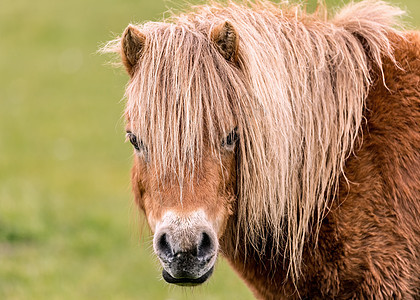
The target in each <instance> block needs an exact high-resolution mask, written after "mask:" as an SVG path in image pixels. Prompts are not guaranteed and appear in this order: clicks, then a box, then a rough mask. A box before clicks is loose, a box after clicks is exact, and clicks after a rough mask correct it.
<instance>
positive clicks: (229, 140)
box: [222, 128, 239, 150]
mask: <svg viewBox="0 0 420 300" xmlns="http://www.w3.org/2000/svg"><path fill="white" fill-rule="evenodd" d="M238 139H239V135H238V133H237V128H235V129H233V130H232V131H231V132H230V133H229V134H228V135H227V136H226V137H225V138H224V139H223V140H222V147H223V148H226V149H228V150H233V146H235V144H236V142H237V141H238Z"/></svg>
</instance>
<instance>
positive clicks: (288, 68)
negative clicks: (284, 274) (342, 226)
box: [104, 1, 403, 278]
mask: <svg viewBox="0 0 420 300" xmlns="http://www.w3.org/2000/svg"><path fill="white" fill-rule="evenodd" d="M320 7H321V6H320ZM402 14H403V12H402V11H401V10H399V9H397V8H394V7H391V6H389V5H387V4H385V3H384V2H382V1H364V2H360V3H352V4H349V5H347V6H346V7H344V8H343V9H342V10H341V11H339V12H338V13H337V14H335V16H334V17H332V18H328V17H327V13H326V11H325V9H324V8H322V7H321V9H318V10H317V12H316V13H314V14H307V13H306V12H305V9H303V8H302V7H301V6H300V5H290V4H286V3H281V4H273V3H270V2H267V1H255V2H246V3H245V4H244V3H242V4H237V3H234V2H228V3H227V4H218V3H211V4H210V5H203V6H198V7H193V8H192V9H191V10H190V11H189V12H188V13H186V14H180V15H174V16H171V17H170V18H169V19H168V20H166V21H165V22H148V23H146V24H143V25H139V30H140V31H141V32H142V33H143V34H144V35H145V37H146V42H145V45H144V47H145V48H144V50H143V52H142V56H141V59H140V60H139V63H138V65H137V66H136V67H137V68H138V69H137V71H136V72H135V74H134V77H132V78H131V81H130V82H129V84H128V87H127V91H126V97H127V108H126V115H127V117H128V119H129V120H130V122H131V123H132V124H131V126H132V129H133V132H135V133H136V134H137V135H138V136H139V137H141V139H142V141H143V143H144V144H145V145H146V147H147V150H148V152H147V153H148V160H149V163H152V164H155V166H156V169H157V170H160V173H159V174H157V176H160V178H161V179H162V180H167V179H168V178H175V179H176V180H177V181H178V182H179V184H180V186H181V187H182V186H183V185H184V184H185V183H186V182H187V180H192V178H193V177H194V172H195V170H198V169H199V168H200V162H201V160H202V157H203V155H204V154H205V152H203V149H211V151H212V153H213V154H214V155H220V154H218V153H220V141H221V139H222V138H223V137H224V136H226V135H227V134H228V133H229V132H230V131H231V130H232V129H233V128H235V127H237V130H238V134H239V136H240V140H239V145H238V147H239V151H238V156H239V157H238V161H239V164H238V171H239V172H238V178H237V183H238V188H239V191H238V212H237V213H238V218H239V221H238V222H239V226H241V227H242V228H249V230H248V231H245V232H247V239H248V241H249V242H250V243H251V244H252V245H256V244H257V243H260V242H261V240H262V241H263V242H264V241H267V240H268V239H270V241H271V242H273V243H274V246H275V248H274V250H273V251H274V253H281V254H284V255H285V257H286V258H287V260H288V261H289V262H290V264H289V271H290V272H291V275H292V276H293V277H295V278H297V277H298V276H299V270H300V265H301V260H302V251H303V245H304V243H305V241H306V240H307V238H308V235H309V234H310V230H311V228H313V227H314V226H315V228H319V225H320V224H321V221H322V219H323V216H325V214H326V212H327V211H328V207H329V201H332V200H333V199H332V198H333V195H335V194H336V192H337V182H338V178H339V176H340V175H343V169H344V163H345V161H346V158H347V157H348V155H349V154H350V153H351V151H352V150H353V147H354V143H355V138H356V136H357V134H358V132H359V129H360V126H361V122H362V111H363V108H364V100H365V98H366V97H367V92H368V90H369V87H370V85H371V83H372V74H373V72H372V70H373V69H375V70H377V71H378V72H376V73H375V74H378V75H379V76H381V66H382V57H388V58H390V59H391V60H394V58H393V49H392V46H391V44H390V41H389V36H390V35H399V32H398V31H397V30H396V29H394V28H393V27H394V26H395V25H397V24H398V22H397V19H398V17H399V16H401V15H402ZM226 20H228V21H229V22H230V24H232V25H233V27H234V28H235V30H236V32H237V33H238V36H239V49H238V58H237V64H233V63H231V62H228V61H227V60H226V59H225V58H223V56H222V55H220V53H219V52H218V51H217V49H216V47H215V46H214V44H212V41H211V39H210V38H209V36H210V33H211V31H212V29H213V28H214V27H215V26H217V25H218V24H221V23H222V22H225V21H226ZM104 49H105V51H115V52H119V51H121V50H120V40H119V39H117V40H115V41H113V42H110V43H109V44H108V45H107V46H106V47H105V48H104ZM204 171H205V170H204ZM344 175H345V174H344ZM180 200H181V201H182V199H180ZM267 228H269V230H268V231H267V230H266V229H267ZM266 232H270V236H265V235H266ZM316 232H317V231H315V232H314V234H316Z"/></svg>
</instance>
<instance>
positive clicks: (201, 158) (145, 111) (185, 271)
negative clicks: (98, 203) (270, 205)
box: [121, 22, 241, 285]
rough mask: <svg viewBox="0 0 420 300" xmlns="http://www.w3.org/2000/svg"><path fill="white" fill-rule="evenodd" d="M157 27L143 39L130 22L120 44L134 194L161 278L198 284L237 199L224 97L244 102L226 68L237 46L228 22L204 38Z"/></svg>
mask: <svg viewBox="0 0 420 300" xmlns="http://www.w3.org/2000/svg"><path fill="white" fill-rule="evenodd" d="M151 27H152V28H149V32H148V34H144V33H142V32H141V31H139V30H138V29H137V28H136V27H135V26H132V25H130V26H128V27H127V29H126V30H125V32H124V34H123V36H122V39H121V53H122V61H123V64H124V66H125V68H126V70H127V72H128V73H129V74H130V76H131V82H130V84H129V86H128V89H127V97H128V106H127V111H126V117H127V128H126V130H127V138H128V139H129V141H130V142H131V143H132V144H133V146H134V149H135V154H136V155H135V163H134V167H133V170H132V183H133V190H134V194H135V199H136V202H137V203H138V205H139V206H140V207H141V208H142V209H143V211H144V212H145V214H146V216H147V220H148V223H149V225H150V227H151V229H152V231H153V232H154V238H153V247H154V250H155V253H156V254H157V256H158V257H159V260H160V262H161V263H162V266H163V278H164V279H165V280H166V281H167V282H169V283H175V284H179V285H195V284H200V283H202V282H204V281H205V280H206V279H207V278H208V277H209V276H210V275H211V274H212V271H213V266H214V264H215V261H216V258H217V254H218V250H219V242H218V240H219V238H220V237H221V236H222V235H223V232H224V230H225V227H226V223H227V220H228V218H229V216H230V215H231V214H232V212H233V210H234V209H233V206H234V205H235V200H236V196H235V195H236V159H235V149H236V146H237V143H238V142H239V129H238V128H237V127H236V125H237V124H236V121H235V118H234V115H235V114H234V107H233V106H234V105H233V103H232V102H231V101H225V100H226V99H232V100H233V101H235V98H236V99H237V98H238V97H239V96H240V95H239V94H238V92H237V91H235V92H234V91H232V90H231V88H230V86H231V85H235V84H236V85H238V84H241V80H240V79H239V78H235V77H237V76H234V75H233V74H228V73H229V71H227V73H226V72H224V71H223V70H225V71H226V70H228V69H232V66H231V65H233V64H235V63H236V53H237V47H238V39H237V35H236V32H235V30H234V29H233V27H232V26H231V25H230V24H229V23H228V22H224V23H221V24H219V25H218V26H216V27H215V28H213V29H212V30H211V32H210V33H209V35H208V36H207V37H206V36H205V35H204V34H203V35H198V34H196V33H193V32H191V31H189V30H188V29H186V28H183V27H177V26H175V25H166V24H163V25H162V24H160V25H158V26H157V24H152V25H151ZM230 73H232V72H230ZM232 79H233V80H236V81H237V82H236V83H235V82H232ZM221 99H223V101H221Z"/></svg>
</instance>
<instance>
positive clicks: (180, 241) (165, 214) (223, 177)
mask: <svg viewBox="0 0 420 300" xmlns="http://www.w3.org/2000/svg"><path fill="white" fill-rule="evenodd" d="M128 131H129V130H128ZM128 135H129V136H130V137H129V138H130V142H131V143H132V144H133V147H134V151H135V160H134V166H133V168H132V177H131V178H132V185H133V191H134V195H135V201H136V203H137V204H138V205H139V207H140V208H141V209H142V210H143V211H144V213H145V215H146V217H147V221H148V223H149V225H150V228H151V230H152V232H153V233H154V238H153V248H154V251H155V253H156V254H157V256H158V258H159V260H160V262H161V264H162V266H163V278H164V279H165V280H166V281H167V282H169V283H174V284H177V285H197V284H200V283H203V282H204V281H206V280H207V279H208V278H209V277H210V275H211V274H212V272H213V267H214V264H215V261H216V258H217V254H218V250H219V243H218V240H219V238H220V237H221V236H222V235H223V232H224V230H225V228H226V223H227V220H228V218H229V217H230V216H231V215H232V213H233V211H234V205H235V201H236V197H235V194H236V157H235V147H236V143H237V139H238V136H237V134H236V130H233V131H232V132H231V133H229V134H228V135H227V136H226V137H225V138H222V139H221V153H220V155H217V156H216V155H214V154H212V151H211V150H210V149H206V150H205V154H204V155H203V159H202V163H201V167H200V168H199V169H198V170H195V172H194V173H195V174H196V175H195V177H194V178H192V179H191V180H190V181H189V182H188V183H187V184H184V185H183V186H180V185H179V184H178V183H177V182H174V181H173V180H171V178H167V179H163V181H162V180H161V178H162V177H161V176H160V175H161V174H159V172H160V171H159V170H158V169H156V167H155V166H153V164H151V163H149V160H148V157H147V155H148V154H147V148H146V145H144V144H143V143H142V142H141V140H140V139H139V138H136V137H133V135H132V133H131V132H130V131H129V133H128ZM180 199H182V200H181V201H180Z"/></svg>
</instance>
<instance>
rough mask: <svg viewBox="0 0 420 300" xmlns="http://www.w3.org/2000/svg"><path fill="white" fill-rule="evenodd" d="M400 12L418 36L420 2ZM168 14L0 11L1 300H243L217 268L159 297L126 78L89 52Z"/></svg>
mask: <svg viewBox="0 0 420 300" xmlns="http://www.w3.org/2000/svg"><path fill="white" fill-rule="evenodd" d="M314 2H315V1H310V4H312V6H311V7H313V4H314ZM331 2H332V1H330V3H331ZM338 2H339V1H334V3H338ZM394 3H396V2H394ZM399 4H400V5H401V6H402V7H404V8H407V9H408V11H409V15H410V16H411V17H410V18H407V21H408V22H409V23H411V24H412V25H413V27H414V26H418V25H419V24H420V21H419V20H420V2H418V1H417V0H411V1H401V2H400V3H399ZM174 6H175V7H179V2H177V1H176V0H173V1H168V2H165V3H164V2H162V1H147V0H139V1H134V0H125V1H110V0H103V1H86V0H73V1H47V0H38V1H23V0H2V1H1V3H0V39H1V42H0V71H1V72H0V299H198V298H200V299H202V300H205V299H252V294H251V293H250V292H249V291H248V289H247V288H246V286H245V285H244V284H243V283H242V282H241V281H240V280H239V279H238V278H237V276H236V275H235V274H234V273H233V271H231V270H230V268H229V267H228V266H227V264H226V263H225V262H224V261H223V260H219V263H218V265H217V268H216V270H215V274H214V276H213V277H212V279H211V280H210V282H209V283H207V284H205V285H204V286H202V287H199V288H196V289H194V290H190V289H183V288H177V287H172V286H169V285H168V284H166V283H164V282H163V281H162V279H160V268H159V265H158V263H157V260H156V258H155V257H154V255H153V253H152V249H151V243H150V241H151V236H150V233H149V232H148V230H147V229H146V230H144V231H143V235H142V236H143V238H142V239H140V238H139V236H140V229H139V228H140V227H141V224H142V220H141V217H139V214H138V213H137V210H136V208H135V207H134V205H132V202H131V200H132V198H131V192H130V186H129V169H130V165H131V155H132V148H131V147H130V145H128V144H124V143H123V142H124V127H123V122H122V120H121V114H122V111H123V106H124V103H123V102H122V101H120V99H122V96H123V93H124V86H125V83H126V81H127V76H126V75H125V73H124V71H123V70H118V69H113V68H112V67H110V66H106V62H107V61H108V60H109V59H110V58H109V57H103V56H100V55H97V54H96V53H95V52H96V50H97V49H98V48H99V46H100V44H101V43H103V42H105V41H107V40H109V39H111V38H112V37H113V33H115V34H118V33H120V32H122V31H123V29H124V28H125V26H126V25H127V24H128V23H129V22H144V21H145V20H159V19H161V18H162V16H163V12H164V11H165V10H166V9H167V8H171V7H174Z"/></svg>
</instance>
